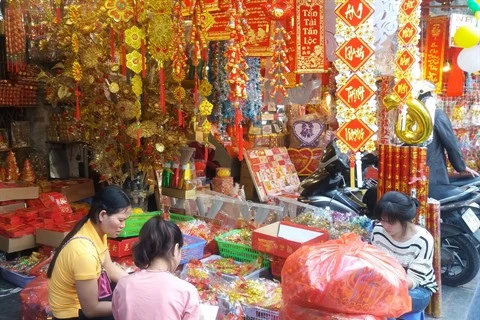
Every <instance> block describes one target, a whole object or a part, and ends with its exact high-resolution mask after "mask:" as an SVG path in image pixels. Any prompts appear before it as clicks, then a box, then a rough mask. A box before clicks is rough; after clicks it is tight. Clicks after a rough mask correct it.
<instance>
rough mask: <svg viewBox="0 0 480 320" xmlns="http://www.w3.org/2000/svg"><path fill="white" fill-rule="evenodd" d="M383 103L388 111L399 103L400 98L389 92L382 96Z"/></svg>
mask: <svg viewBox="0 0 480 320" xmlns="http://www.w3.org/2000/svg"><path fill="white" fill-rule="evenodd" d="M383 105H384V106H385V108H387V110H388V111H390V110H393V109H395V108H396V107H398V106H399V105H400V100H399V99H398V97H397V96H396V95H395V94H389V95H386V96H385V97H384V98H383Z"/></svg>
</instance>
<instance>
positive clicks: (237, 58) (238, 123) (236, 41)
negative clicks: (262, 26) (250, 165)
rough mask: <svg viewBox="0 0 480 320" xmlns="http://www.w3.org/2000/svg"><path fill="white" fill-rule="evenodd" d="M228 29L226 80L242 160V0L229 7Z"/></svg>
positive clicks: (244, 93)
mask: <svg viewBox="0 0 480 320" xmlns="http://www.w3.org/2000/svg"><path fill="white" fill-rule="evenodd" d="M227 28H228V30H229V31H230V40H229V42H228V47H227V52H226V53H225V56H226V57H227V65H226V66H225V70H226V71H227V82H228V84H229V86H230V94H229V99H230V100H231V101H232V103H233V106H234V107H235V134H236V141H237V147H238V159H239V160H240V161H242V160H243V127H242V121H243V115H242V112H241V110H240V108H241V102H242V101H244V100H246V99H247V90H246V82H247V80H248V78H247V74H246V72H245V71H246V69H247V68H248V66H247V63H246V61H245V57H246V55H247V49H246V46H245V45H246V37H245V34H246V32H245V31H246V30H248V23H247V20H246V12H245V5H244V3H243V1H242V0H238V1H237V0H233V4H232V8H231V9H230V20H229V22H228V25H227Z"/></svg>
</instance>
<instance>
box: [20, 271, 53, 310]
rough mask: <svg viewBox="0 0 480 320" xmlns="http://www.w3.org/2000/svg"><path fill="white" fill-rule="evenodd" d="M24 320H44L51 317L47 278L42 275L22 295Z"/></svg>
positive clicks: (27, 286) (30, 283)
mask: <svg viewBox="0 0 480 320" xmlns="http://www.w3.org/2000/svg"><path fill="white" fill-rule="evenodd" d="M20 300H21V301H22V320H43V319H45V320H46V319H48V317H51V311H50V306H49V305H48V285H47V277H46V276H45V275H40V276H38V277H36V278H35V279H33V280H32V281H30V282H29V283H28V284H27V285H26V286H25V288H23V290H22V292H21V293H20Z"/></svg>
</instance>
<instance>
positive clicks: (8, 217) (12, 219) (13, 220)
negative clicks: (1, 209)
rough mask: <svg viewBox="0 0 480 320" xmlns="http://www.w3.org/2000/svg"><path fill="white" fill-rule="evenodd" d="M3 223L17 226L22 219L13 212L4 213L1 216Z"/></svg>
mask: <svg viewBox="0 0 480 320" xmlns="http://www.w3.org/2000/svg"><path fill="white" fill-rule="evenodd" d="M2 220H3V223H4V224H6V225H11V226H19V225H21V224H22V219H21V218H20V217H18V216H16V215H14V214H13V213H9V214H5V215H4V216H3V217H2Z"/></svg>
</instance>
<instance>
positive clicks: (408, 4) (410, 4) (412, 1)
mask: <svg viewBox="0 0 480 320" xmlns="http://www.w3.org/2000/svg"><path fill="white" fill-rule="evenodd" d="M419 4H420V0H403V1H402V4H401V5H400V9H401V10H402V11H403V12H405V14H406V15H407V16H410V15H411V14H412V13H413V11H415V9H417V7H418V5H419Z"/></svg>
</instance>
